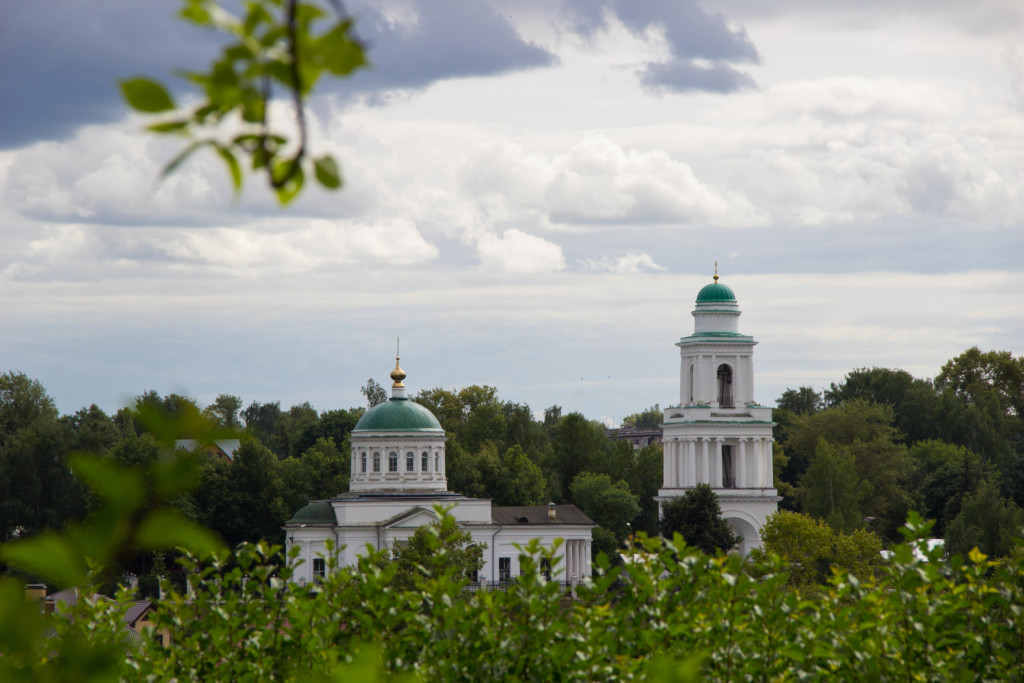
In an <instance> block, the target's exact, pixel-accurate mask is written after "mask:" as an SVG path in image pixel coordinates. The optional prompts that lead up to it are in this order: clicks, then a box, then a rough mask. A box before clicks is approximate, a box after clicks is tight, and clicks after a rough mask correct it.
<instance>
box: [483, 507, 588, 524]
mask: <svg viewBox="0 0 1024 683" xmlns="http://www.w3.org/2000/svg"><path fill="white" fill-rule="evenodd" d="M491 521H492V522H494V523H495V524H501V525H502V526H513V525H516V524H521V525H529V524H589V525H591V526H596V525H595V524H594V520H592V519H590V517H587V516H586V515H585V514H583V511H582V510H580V509H579V508H578V507H576V506H575V505H556V506H555V518H554V519H551V518H549V517H548V506H547V505H503V506H501V507H492V508H491Z"/></svg>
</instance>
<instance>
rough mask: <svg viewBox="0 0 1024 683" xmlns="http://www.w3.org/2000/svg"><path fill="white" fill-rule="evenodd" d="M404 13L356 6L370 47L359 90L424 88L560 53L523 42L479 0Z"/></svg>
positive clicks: (430, 4) (433, 0)
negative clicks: (369, 63)
mask: <svg viewBox="0 0 1024 683" xmlns="http://www.w3.org/2000/svg"><path fill="white" fill-rule="evenodd" d="M410 8H411V12H410V13H409V14H408V15H407V16H404V17H398V18H396V17H389V16H387V15H386V14H385V9H384V8H382V7H381V6H380V5H379V4H378V3H370V4H367V5H365V6H361V5H356V6H354V8H353V14H354V15H355V16H356V20H357V21H356V26H357V30H358V33H359V37H360V38H361V39H363V40H364V41H365V42H366V43H367V44H368V46H369V48H370V61H371V63H372V66H371V68H370V69H369V70H367V71H363V72H360V73H359V74H357V75H356V77H355V78H354V79H353V80H352V83H351V85H347V84H340V87H341V89H343V90H344V89H347V88H354V89H355V90H356V91H363V92H365V91H366V90H378V89H407V88H413V89H418V88H423V87H426V86H428V85H430V84H431V83H433V82H435V81H438V80H442V79H446V78H464V77H471V76H489V75H493V74H500V73H505V72H509V71H520V70H523V69H532V68H537V67H544V66H551V65H553V64H555V63H557V61H558V58H557V57H556V56H555V55H554V54H552V53H550V52H548V51H547V50H545V49H543V48H541V47H539V46H537V45H533V44H531V43H528V42H526V41H524V40H523V39H522V38H521V37H520V36H519V35H518V34H517V33H516V31H515V30H514V29H513V28H512V25H511V24H510V23H509V21H508V18H507V17H506V16H503V15H501V14H499V13H498V11H497V9H496V8H495V7H493V6H491V5H490V4H488V3H486V2H481V1H480V0H429V1H427V0H424V1H422V2H416V3H413V4H411V5H410Z"/></svg>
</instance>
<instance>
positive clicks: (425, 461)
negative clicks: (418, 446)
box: [420, 453, 430, 472]
mask: <svg viewBox="0 0 1024 683" xmlns="http://www.w3.org/2000/svg"><path fill="white" fill-rule="evenodd" d="M428 467H430V456H429V455H427V454H426V453H424V454H423V457H422V458H421V459H420V470H421V471H423V472H426V471H427V468H428Z"/></svg>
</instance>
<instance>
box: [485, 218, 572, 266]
mask: <svg viewBox="0 0 1024 683" xmlns="http://www.w3.org/2000/svg"><path fill="white" fill-rule="evenodd" d="M477 254H478V255H479V257H480V265H481V267H482V268H483V269H484V270H487V271H491V270H494V271H499V272H506V273H522V274H531V273H547V272H552V271H557V270H562V269H564V268H565V256H564V255H563V254H562V248H561V247H560V246H558V245H557V244H555V243H554V242H549V241H548V240H546V239H544V238H543V237H537V236H536V235H528V234H526V233H525V232H522V231H521V230H516V229H515V228H512V229H509V230H506V231H505V232H504V234H502V236H501V237H498V236H497V235H493V234H484V235H481V236H480V237H479V238H478V240H477Z"/></svg>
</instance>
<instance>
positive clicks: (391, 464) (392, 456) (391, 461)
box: [388, 451, 398, 472]
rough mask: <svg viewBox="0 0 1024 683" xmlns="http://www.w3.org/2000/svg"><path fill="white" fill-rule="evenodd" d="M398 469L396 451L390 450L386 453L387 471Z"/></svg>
mask: <svg viewBox="0 0 1024 683" xmlns="http://www.w3.org/2000/svg"><path fill="white" fill-rule="evenodd" d="M397 471H398V453H396V452H395V451H391V452H390V453H388V472H397Z"/></svg>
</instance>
